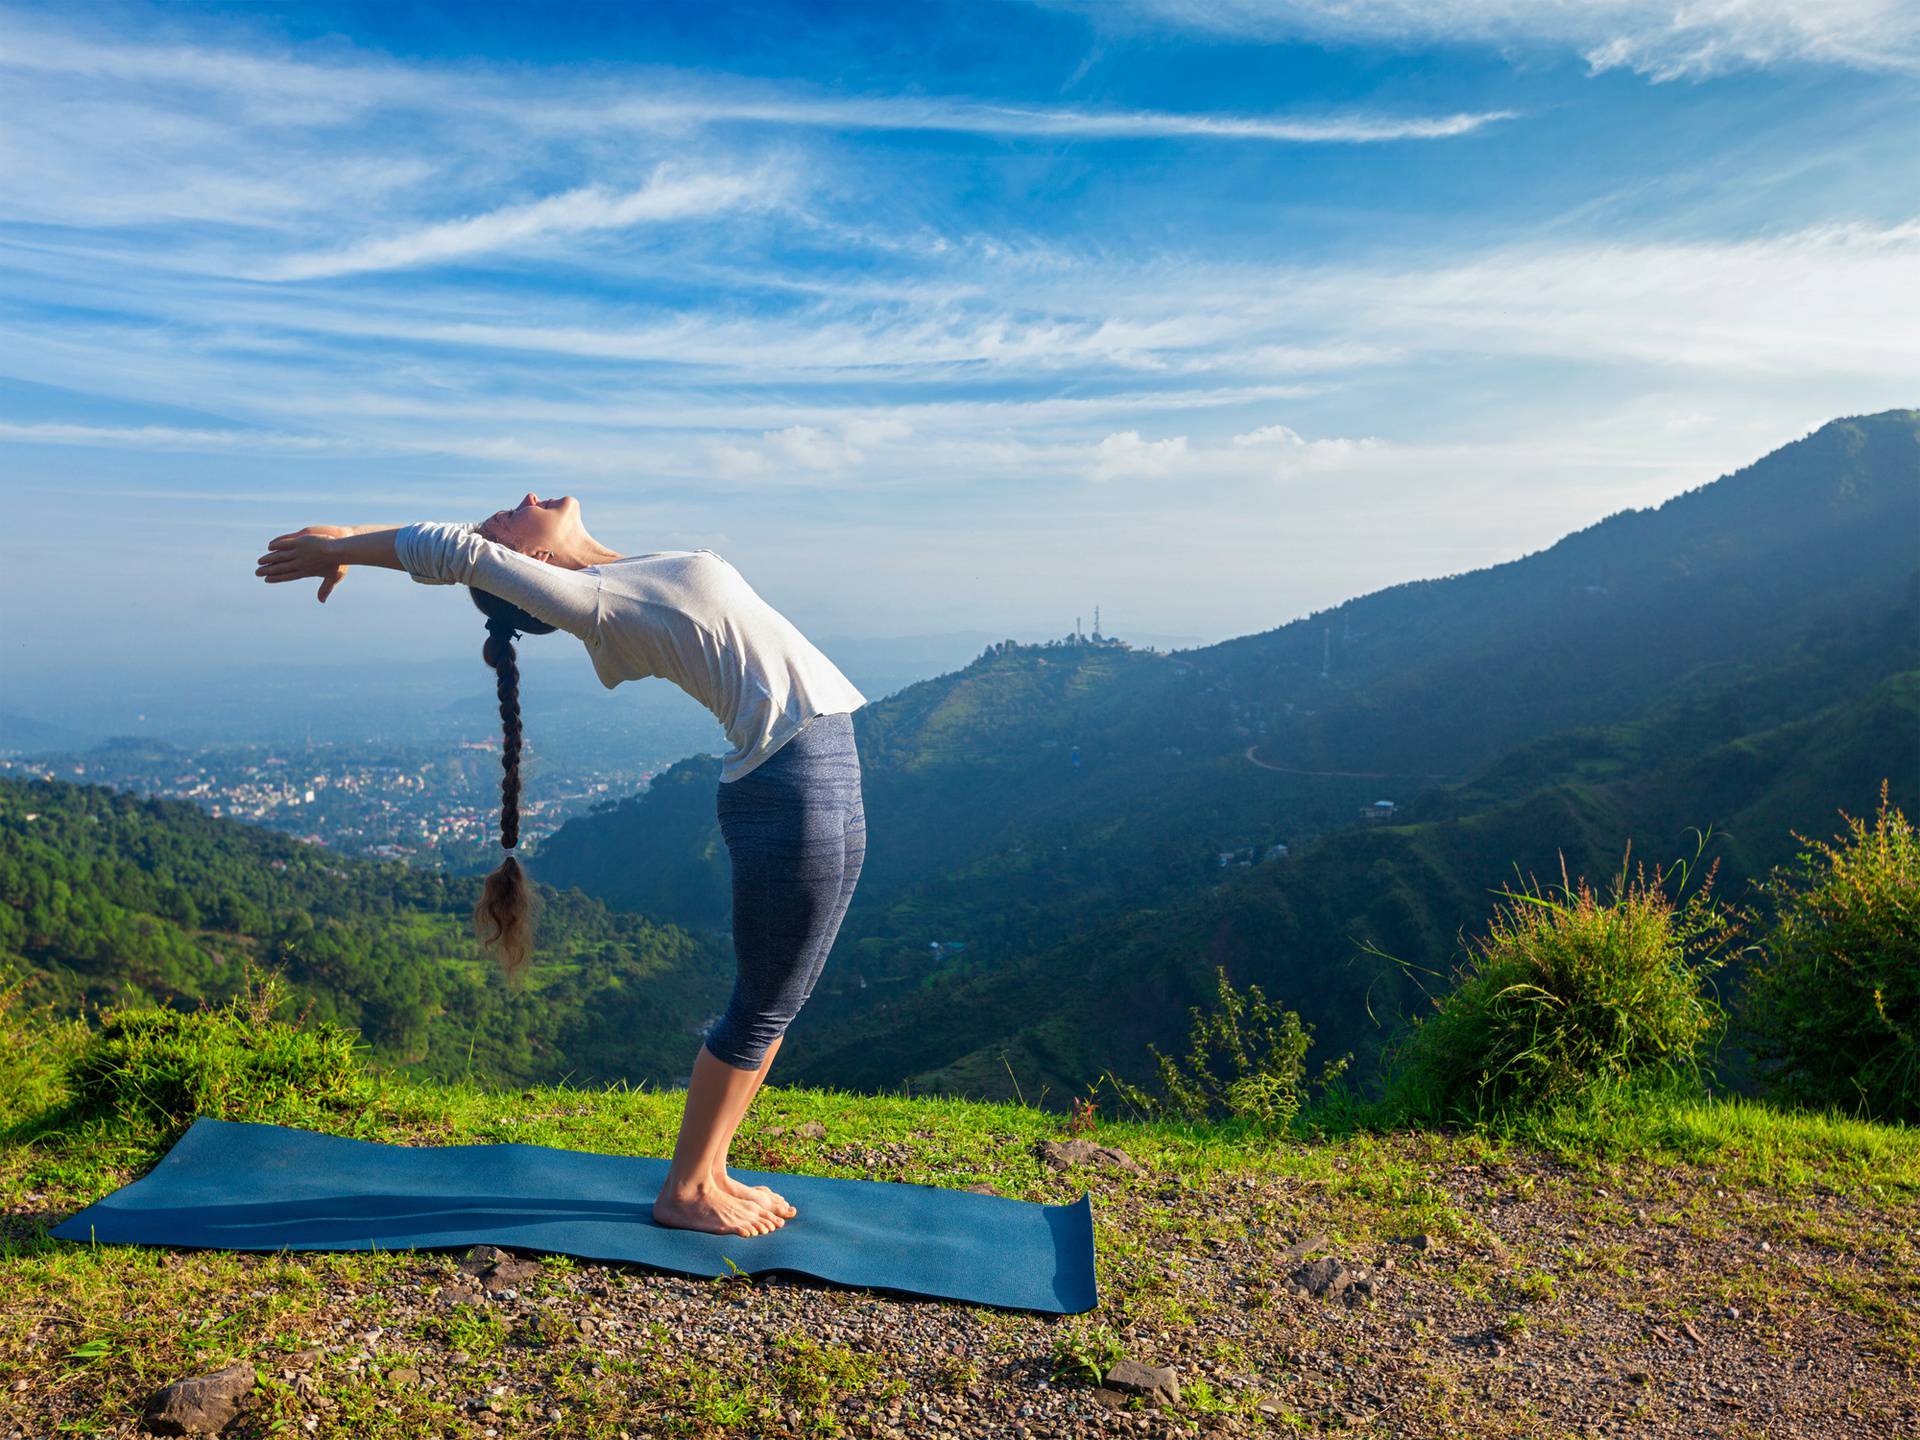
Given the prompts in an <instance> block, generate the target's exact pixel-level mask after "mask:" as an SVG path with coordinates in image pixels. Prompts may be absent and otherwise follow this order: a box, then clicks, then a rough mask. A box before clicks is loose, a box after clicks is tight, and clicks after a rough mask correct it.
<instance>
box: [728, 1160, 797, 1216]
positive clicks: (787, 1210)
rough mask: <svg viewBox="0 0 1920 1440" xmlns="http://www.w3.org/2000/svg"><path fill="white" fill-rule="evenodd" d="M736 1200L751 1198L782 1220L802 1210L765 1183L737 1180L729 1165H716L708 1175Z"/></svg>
mask: <svg viewBox="0 0 1920 1440" xmlns="http://www.w3.org/2000/svg"><path fill="white" fill-rule="evenodd" d="M707 1178H708V1179H709V1180H710V1181H711V1182H712V1183H713V1184H715V1185H717V1186H719V1187H720V1188H721V1189H722V1190H724V1191H725V1192H726V1193H727V1194H729V1195H731V1196H733V1198H734V1199H736V1200H751V1201H754V1202H755V1203H757V1204H759V1205H763V1206H765V1207H766V1208H767V1209H769V1210H771V1211H772V1212H773V1213H774V1214H775V1215H778V1216H779V1217H780V1218H781V1219H782V1220H791V1219H792V1218H793V1217H794V1216H796V1215H798V1214H799V1213H800V1212H799V1211H798V1210H796V1209H794V1208H793V1206H792V1205H791V1204H789V1203H788V1201H787V1197H786V1196H784V1195H782V1194H781V1193H780V1192H779V1191H778V1190H774V1189H771V1188H769V1187H768V1186H765V1185H749V1184H747V1183H746V1181H744V1180H736V1179H734V1178H733V1176H731V1175H729V1174H728V1173H727V1167H726V1166H724V1165H716V1166H715V1167H714V1168H713V1171H712V1173H711V1174H710V1175H709V1176H708V1177H707Z"/></svg>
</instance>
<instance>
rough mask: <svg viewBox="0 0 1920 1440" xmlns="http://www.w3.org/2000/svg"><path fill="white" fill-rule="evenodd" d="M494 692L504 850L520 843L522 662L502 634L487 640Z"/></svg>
mask: <svg viewBox="0 0 1920 1440" xmlns="http://www.w3.org/2000/svg"><path fill="white" fill-rule="evenodd" d="M487 651H488V658H487V663H488V664H490V665H491V666H493V681H494V691H495V693H496V694H497V695H498V696H499V697H500V848H501V849H502V850H511V849H513V848H514V847H515V846H516V845H518V844H519V843H520V743H521V741H520V663H519V657H518V656H517V655H515V654H514V650H513V642H512V641H511V640H509V639H508V638H507V637H506V636H505V635H503V634H500V633H499V632H498V631H495V632H493V633H492V634H491V635H489V636H488V639H487Z"/></svg>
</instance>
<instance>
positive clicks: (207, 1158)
mask: <svg viewBox="0 0 1920 1440" xmlns="http://www.w3.org/2000/svg"><path fill="white" fill-rule="evenodd" d="M666 1173H667V1162H666V1161H665V1160H646V1159H634V1158H631V1157H628V1156H624V1155H588V1154H584V1153H582V1152H580V1151H577V1150H556V1149H552V1148H550V1147H548V1146H545V1145H446V1146H411V1145H382V1144H377V1143H375V1142H373V1141H368V1140H347V1139H343V1138H341V1137H339V1136H337V1135H319V1134H315V1133H313V1132H312V1131H309V1130H289V1129H286V1128H285V1127H283V1126H279V1125H243V1124H235V1123H233V1122H231V1121H226V1120H196V1121H194V1123H193V1128H192V1129H190V1130H188V1131H187V1133H186V1134H185V1135H183V1136H181V1137H180V1140H179V1141H178V1142H177V1143H176V1144H175V1145H174V1147H173V1148H172V1149H171V1150H169V1151H168V1152H167V1153H166V1155H165V1156H164V1157H163V1158H162V1159H161V1161H160V1163H159V1164H158V1165H156V1166H154V1167H153V1169H152V1171H151V1172H149V1173H148V1174H147V1175H146V1176H145V1178H143V1179H140V1180H136V1181H134V1182H133V1183H132V1184H131V1185H128V1186H126V1187H124V1188H123V1189H120V1190H116V1191H114V1192H113V1194H111V1195H109V1196H107V1197H106V1198H105V1199H104V1200H101V1201H99V1202H97V1203H96V1204H93V1205H89V1206H88V1207H87V1208H86V1209H84V1210H82V1211H81V1212H80V1213H79V1214H78V1215H75V1216H74V1217H73V1218H72V1219H71V1220H67V1221H65V1222H63V1223H62V1224H60V1225H59V1226H58V1227H56V1228H55V1229H54V1231H53V1234H54V1236H55V1237H56V1238H58V1239H61V1240H79V1241H97V1242H100V1243H104V1244H118V1245H177V1246H189V1247H193V1248H197V1249H205V1250H445V1249H454V1248H464V1247H466V1246H469V1245H479V1244H490V1245H501V1246H506V1247H509V1248H513V1249H521V1250H538V1251H545V1252H548V1253H552V1254H559V1255H574V1256H578V1257H579V1258H580V1259H583V1260H622V1261H631V1262H633V1263H636V1264H640V1265H651V1266H653V1267H655V1268H656V1269H660V1270H671V1271H674V1272H676V1273H678V1274H682V1275H699V1276H713V1275H723V1274H728V1273H731V1267H730V1266H729V1264H728V1262H729V1261H731V1262H732V1265H733V1266H738V1267H739V1268H740V1269H741V1270H744V1271H746V1272H747V1273H749V1274H752V1275H762V1274H766V1273H769V1272H771V1271H785V1272H787V1273H790V1274H797V1275H807V1276H811V1277H812V1278H814V1279H816V1280H825V1281H829V1282H831V1283H833V1284H836V1285H854V1286H859V1287H861V1288H863V1289H871V1290H892V1291H899V1292H901V1293H903V1294H908V1295H924V1296H928V1297H931V1298H934V1299H939V1300H962V1301H966V1302H967V1303H969V1304H975V1305H992V1306H997V1307H1000V1308H1002V1309H1009V1310H1040V1311H1045V1312H1047V1313H1049V1314H1055V1315H1077V1314H1079V1313H1081V1312H1082V1311H1085V1310H1090V1309H1092V1308H1093V1305H1094V1302H1095V1300H1096V1299H1097V1298H1098V1296H1097V1292H1096V1290H1095V1288H1094V1273H1093V1206H1092V1203H1091V1201H1090V1200H1089V1199H1088V1197H1087V1196H1085V1195H1082V1196H1081V1197H1080V1198H1079V1199H1078V1200H1077V1201H1075V1202H1074V1203H1073V1204H1071V1205H1036V1204H1033V1203H1031V1202H1029V1201H1025V1200H1009V1199H1006V1198H1004V1197H1002V1196H998V1195H979V1194H974V1193H972V1192H970V1191H963V1190H942V1189H939V1188H937V1187H935V1186H931V1185H903V1184H892V1183H886V1182H881V1181H875V1180H832V1179H825V1178H822V1177H820V1176H815V1175H775V1174H768V1173H765V1172H758V1171H752V1170H738V1171H735V1172H734V1173H735V1174H737V1175H738V1176H740V1178H741V1179H743V1180H745V1181H746V1182H747V1183H749V1184H756V1185H757V1184H769V1185H772V1186H773V1187H774V1188H775V1189H777V1190H778V1191H779V1192H780V1193H781V1194H782V1195H785V1196H786V1197H787V1199H788V1200H790V1201H792V1202H793V1204H794V1206H795V1208H796V1209H798V1210H799V1212H800V1213H799V1214H798V1215H797V1216H795V1217H794V1218H793V1219H791V1220H789V1221H788V1222H787V1223H786V1224H785V1225H784V1226H782V1227H781V1228H780V1229H778V1230H775V1231H773V1232H772V1233H771V1234H768V1235H756V1236H753V1237H750V1238H749V1237H746V1236H740V1235H705V1234H701V1233H700V1232H698V1231H693V1230H669V1229H667V1228H665V1227H664V1226H660V1225H656V1224H654V1223H653V1217H652V1215H651V1214H650V1210H651V1208H652V1205H653V1197H654V1195H655V1194H657V1193H658V1192H659V1188H660V1182H661V1179H662V1178H663V1177H664V1176H665V1175H666Z"/></svg>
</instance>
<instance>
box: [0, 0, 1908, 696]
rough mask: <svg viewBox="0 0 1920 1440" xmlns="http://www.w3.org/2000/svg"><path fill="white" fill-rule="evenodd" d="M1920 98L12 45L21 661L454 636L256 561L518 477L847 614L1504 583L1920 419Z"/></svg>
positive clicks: (30, 18) (1892, 28)
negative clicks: (1568, 545) (1588, 542)
mask: <svg viewBox="0 0 1920 1440" xmlns="http://www.w3.org/2000/svg"><path fill="white" fill-rule="evenodd" d="M1676 16H1677V17H1678V18H1676ZM1917 77H1920V3H1914V0H1827V3H1823V4H1820V5H1808V4H1801V3H1789V0H1716V3H1714V4H1710V5H1709V4H1698V3H1696V4H1676V3H1672V0H1667V3H1649V0H1595V3H1587V4H1578V5H1576V4H1568V3H1552V0H1430V3H1414V0H1342V3H1337V4H1336V3H1334V0H1300V3H1292V0H1271V3H1265V0H1261V3H1256V0H1244V3H1236V0H1131V3H1123V0H1110V3H1099V4H1093V3H1088V4H1073V3H1057V4H1048V3H1029V0H978V3H969V4H955V5H940V4H922V5H914V6H891V5H879V4H871V5H844V6H836V5H827V4H807V5H757V6H724V5H716V4H699V5H685V6H676V5H653V6H613V5H600V4H596V5H575V6H565V5H550V4H549V5H541V6H537V7H534V6H501V7H498V8H492V7H487V6H483V5H476V4H436V5H416V6H405V5H378V6H372V5H369V6H354V5H307V6H276V5H266V4H255V5H247V6H237V7H236V6H229V5H220V6H204V7H198V6H194V5H191V4H187V3H174V4H169V5H166V6H157V7H139V6H120V5H116V6H104V7H96V6H69V7H62V8H61V10H60V12H59V13H58V14H57V15H56V14H52V13H49V9H48V8H47V7H34V8H6V7H4V6H3V5H0V487H4V491H5V497H4V502H3V503H4V504H5V506H6V510H7V512H8V514H9V518H10V522H11V523H9V524H8V525H7V526H6V527H5V531H6V535H7V538H5V539H4V540H0V545H4V547H5V553H6V560H7V563H6V564H5V565H4V567H0V605H3V606H4V609H5V613H6V614H7V615H8V617H9V618H10V620H13V621H14V623H12V624H10V625H9V627H8V634H7V640H6V644H7V649H8V652H9V672H10V674H12V675H13V676H14V677H16V679H18V680H20V681H22V682H25V681H28V680H33V679H36V678H38V679H41V680H45V679H49V678H52V677H55V676H57V675H59V674H60V673H62V672H63V671H64V670H66V669H67V668H68V667H71V666H72V665H74V664H75V663H77V661H76V657H84V659H83V660H81V661H79V662H78V663H85V664H87V665H89V666H91V667H93V668H95V669H98V668H100V667H103V666H104V667H108V668H112V667H124V668H125V669H126V670H127V672H128V673H129V674H133V673H136V672H139V671H141V670H142V669H143V667H144V668H146V669H151V668H153V667H154V666H156V665H158V664H160V663H161V661H160V660H159V658H158V656H159V655H160V653H161V651H162V649H163V648H164V647H161V646H158V645H156V642H155V639H154V624H155V622H156V621H160V622H161V623H164V624H165V625H166V627H167V630H168V633H169V634H170V635H171V636H172V637H174V638H175V639H177V640H181V641H183V642H184V643H185V644H186V645H187V646H188V647H189V648H190V652H191V654H192V655H193V656H194V657H196V658H199V659H217V660H219V661H222V662H228V663H254V662H259V663H274V662H276V661H280V660H284V659H287V658H289V657H295V658H311V659H314V660H322V661H329V662H331V661H340V660H347V659H351V658H353V657H356V656H364V657H366V658H369V659H375V660H388V659H393V658H398V657H403V656H406V655H409V654H422V653H435V654H443V653H449V652H450V651H453V650H455V649H456V647H458V646H459V645H462V644H465V643H466V642H468V641H470V640H471V639H472V635H471V634H470V633H469V632H471V631H472V630H473V629H474V624H473V623H472V621H473V617H472V616H471V614H470V613H468V607H465V606H464V605H459V604H454V603H452V602H450V601H449V600H448V598H447V593H446V592H444V591H441V590H438V589H428V588H427V587H412V586H406V585H405V582H404V580H403V579H401V578H400V577H397V576H393V575H366V576H358V577H355V578H354V579H353V581H351V582H350V583H349V584H348V585H347V586H346V587H344V588H343V589H342V590H341V591H340V592H339V594H338V595H337V596H336V597H335V599H334V600H333V601H332V602H330V603H329V604H328V605H327V606H326V607H325V608H324V609H322V608H321V607H318V606H316V605H314V604H313V603H312V600H311V598H310V597H309V596H307V595H306V594H304V593H302V594H298V595H296V594H294V593H292V592H291V590H290V589H281V588H275V589H272V590H269V589H267V588H266V587H263V586H260V585H259V584H258V582H257V581H254V580H253V578H252V575H251V569H252V559H253V557H254V556H255V555H256V554H257V553H258V552H259V550H260V548H261V547H262V544H263V542H264V541H265V539H266V537H268V536H269V535H271V534H274V533H276V532H278V531H280V530H284V529H290V528H294V527H297V526H298V525H301V524H306V523H314V522H336V523H345V522H354V523H393V524H399V523H404V522H406V521H409V520H414V519H447V518H468V517H478V516H479V515H482V514H485V513H487V512H488V511H490V510H492V509H494V508H497V507H498V506H499V505H500V504H502V503H507V502H510V501H511V500H512V499H514V498H515V497H517V496H518V495H519V494H520V493H522V492H523V491H524V490H525V489H526V488H529V487H531V488H534V489H537V490H539V491H541V492H542V493H559V492H561V491H570V492H572V493H575V494H578V495H579V496H581V497H582V500H583V502H584V504H585V506H586V510H587V515H588V518H589V522H590V524H591V525H592V526H593V528H594V529H595V531H596V533H598V534H599V535H600V537H601V538H602V539H603V540H605V541H607V542H608V543H610V544H613V545H615V546H616V547H619V548H621V549H625V550H629V551H636V552H637V551H645V550H656V549H677V548H697V547H699V546H702V545H705V546H711V547H712V548H715V549H717V550H719V551H720V552H721V553H722V554H724V555H727V556H728V558H729V559H731V560H733V561H734V562H735V563H736V564H737V565H738V566H740V568H741V569H742V570H743V571H744V572H745V573H746V574H747V575H748V576H749V578H750V579H751V580H753V581H754V583H755V584H756V586H757V587H758V588H759V589H760V590H761V592H762V593H763V594H764V595H766V596H767V597H768V598H769V599H770V600H771V601H773V603H775V604H776V605H777V606H778V607H779V608H781V609H782V610H783V611H785V612H786V613H787V614H788V615H790V616H791V617H792V618H794V619H795V620H796V621H797V622H798V623H800V624H801V625H802V627H803V628H804V629H807V630H808V631H809V632H811V633H815V634H859V635H892V634H905V633H914V632H926V631H941V630H954V629H962V628H974V627H984V628H988V629H995V630H998V629H1004V631H1005V633H1008V634H1020V635H1031V634H1037V633H1060V632H1064V631H1065V630H1066V629H1067V628H1069V626H1070V625H1071V623H1072V621H1073V617H1074V616H1075V615H1083V616H1089V617H1090V616H1091V612H1092V607H1093V605H1094V604H1095V603H1096V602H1097V603H1099V604H1100V605H1101V606H1102V613H1103V616H1104V617H1105V618H1106V620H1107V622H1108V628H1109V629H1111V630H1113V631H1115V632H1117V633H1119V634H1121V635H1123V636H1124V635H1127V634H1129V633H1130V632H1132V633H1142V632H1144V633H1150V634H1156V635H1188V636H1193V637H1196V638H1206V639H1219V638H1224V637H1226V636H1229V635H1234V634H1241V633H1246V632H1249V631H1255V630H1261V629H1266V628H1269V627H1271V626H1273V625H1275V624H1279V623H1282V622H1284V621H1285V620H1287V619H1290V618H1292V617H1294V616H1296V615H1299V614H1303V613H1305V612H1307V611H1309V610H1311V609H1313V608H1316V607H1319V606H1322V605H1326V604H1330V603H1334V602H1337V601H1338V600H1341V599H1343V598H1346V597H1347V596H1350V595H1353V594H1357V593H1362V592H1364V591H1367V590H1371V589H1375V588H1378V587H1379V586H1381V585H1385V584H1391V583H1394V582H1396V581H1400V580H1405V579H1410V578H1415V577H1420V576H1432V575H1444V574H1449V573H1454V572H1458V571H1461V570H1466V569H1472V568H1475V567H1478V566H1481V565H1485V564H1489V563H1493V562H1496V561H1499V560H1503V559H1507V558H1511V557H1513V556H1515V555H1519V554H1522V553H1525V552H1527V551H1530V550H1534V549H1538V548H1540V547H1542V546H1544V545H1546V544H1549V543H1551V542H1552V541H1553V540H1554V539H1556V538H1557V537H1558V536H1560V535H1561V534H1563V533H1565V532H1567V531H1569V530H1572V529H1576V528H1578V527H1580V526H1582V525H1585V524H1588V523H1590V522H1592V521H1594V520H1596V519H1599V518H1600V517H1602V516H1604V515H1606V514H1609V513H1612V512H1614V511H1617V510H1620V509H1622V508H1625V507H1628V506H1635V505H1646V504H1652V503H1656V502H1658V501H1660V500H1662V499H1664V498H1666V497H1668V496H1670V495H1673V494H1676V493H1678V492H1680V491H1682V490H1685V489H1688V488H1691V487H1692V486H1694V485H1697V484H1700V483H1702V482H1704V481H1706V480H1709V479H1711V478H1713V477H1714V476H1715V475H1717V474H1720V473H1723V472H1725V471H1728V470H1731V469H1735V468H1737V467H1738V466H1740V465H1742V464H1745V463H1746V462H1748V461H1750V460H1752V459H1754V458H1756V457H1758V456H1759V455H1761V454H1763V453H1765V452H1766V451H1767V450H1770V449H1772V448H1775V447H1776V446H1778V445H1780V444H1783V443H1785V442H1787V441H1789V440H1792V439H1794V438H1796V437H1798V436H1799V435H1802V434H1804V433H1806V432H1807V431H1808V430H1810V429H1812V428H1814V427H1816V426H1818V425H1819V424H1821V423H1823V422H1824V421H1826V420H1828V419H1830V418H1832V417H1833V416H1835V415H1840V414H1852V413H1860V412H1864V411H1871V410H1877V409H1883V408H1886V407H1888V406H1893V405H1912V404H1915V403H1920V400H1917V398H1916V396H1917V394H1920V387H1916V384H1915V380H1916V377H1920V98H1916V94H1917V87H1916V85H1915V80H1916V78H1917ZM23 614H24V615H26V616H28V617H30V622H31V623H29V624H25V625H23V624H20V623H18V620H17V617H19V616H21V615H23ZM163 617H164V618H163ZM167 663H170V664H171V663H179V662H167Z"/></svg>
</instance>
